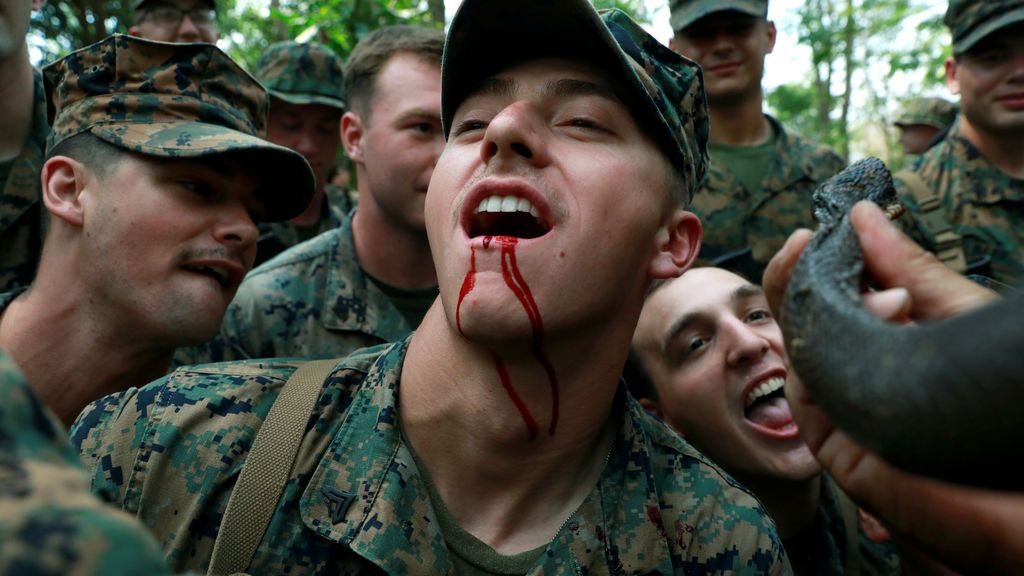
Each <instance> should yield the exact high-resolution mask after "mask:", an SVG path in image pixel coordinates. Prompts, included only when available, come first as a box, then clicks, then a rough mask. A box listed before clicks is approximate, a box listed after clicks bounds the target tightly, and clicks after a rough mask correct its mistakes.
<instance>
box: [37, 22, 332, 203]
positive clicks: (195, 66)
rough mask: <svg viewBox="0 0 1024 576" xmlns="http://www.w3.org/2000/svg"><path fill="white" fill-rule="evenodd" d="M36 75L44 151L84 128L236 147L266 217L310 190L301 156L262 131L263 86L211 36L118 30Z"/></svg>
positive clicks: (145, 143)
mask: <svg viewBox="0 0 1024 576" xmlns="http://www.w3.org/2000/svg"><path fill="white" fill-rule="evenodd" d="M43 77H44V80H45V83H46V96H47V112H48V114H49V119H50V126H51V133H50V138H49V140H48V142H47V151H49V150H51V149H53V147H54V146H56V145H57V144H59V143H60V142H63V141H64V140H67V139H68V138H70V137H72V136H74V135H76V134H81V133H83V132H90V133H92V134H93V135H94V136H96V137H97V138H100V139H101V140H103V141H105V142H108V143H110V144H113V145H114V146H117V147H119V148H123V149H125V150H129V151H131V152H135V153H138V154H144V155H149V156H159V157H164V158H202V157H207V156H212V155H216V154H223V153H229V152H230V153H239V154H240V158H241V159H242V161H243V162H245V163H246V165H247V166H251V167H252V168H253V170H254V171H258V172H260V173H261V174H262V178H261V179H260V182H261V183H263V184H264V185H263V186H262V188H261V190H259V191H258V194H259V195H260V198H261V200H262V201H263V202H264V204H265V206H266V217H267V218H266V219H267V220H268V221H275V220H287V219H289V218H292V217H294V216H296V215H298V214H299V213H300V212H302V210H303V209H305V207H306V206H307V205H308V204H309V202H310V200H311V199H312V198H313V190H314V187H313V182H314V178H313V172H312V170H311V169H310V167H309V164H308V163H307V162H306V159H305V158H303V157H302V155H301V154H299V153H297V152H294V151H292V150H290V149H288V148H284V147H282V146H278V145H276V144H272V143H270V142H268V141H266V140H264V139H262V138H261V137H260V136H263V135H264V134H266V129H267V112H268V109H269V107H270V99H269V98H268V96H267V92H266V90H264V89H263V86H261V85H260V84H259V82H257V81H256V79H255V78H253V77H252V76H250V75H249V74H248V73H247V72H246V71H245V70H243V69H242V68H241V67H240V66H239V65H238V64H236V63H235V62H234V61H233V60H232V59H231V58H229V57H228V56H227V54H225V53H224V52H221V50H220V49H219V48H217V47H216V46H214V45H213V44H204V43H189V44H176V43H170V42H156V41H153V40H144V39H142V38H136V37H134V36H125V35H123V34H115V35H114V36H110V37H109V38H107V39H105V40H102V41H100V42H97V43H96V44H93V45H91V46H87V47H85V48H82V49H81V50H78V51H76V52H72V53H71V54H69V55H68V56H66V57H64V58H62V59H61V60H58V61H56V62H54V63H52V64H50V65H48V66H46V67H45V68H43ZM242 153H244V154H242Z"/></svg>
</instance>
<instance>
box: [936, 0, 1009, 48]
mask: <svg viewBox="0 0 1024 576" xmlns="http://www.w3.org/2000/svg"><path fill="white" fill-rule="evenodd" d="M942 21H943V22H944V23H945V24H946V26H947V27H948V28H949V31H950V33H951V34H952V35H953V54H956V55H960V54H963V53H964V52H967V51H968V50H970V49H971V47H972V46H974V45H975V44H977V43H978V41H979V40H981V39H982V38H984V37H985V36H988V35H989V34H991V33H992V32H995V31H996V30H998V29H1000V28H1002V27H1004V26H1009V25H1010V24H1014V23H1016V22H1021V21H1024V0H949V7H948V8H947V9H946V15H945V17H944V18H943V19H942Z"/></svg>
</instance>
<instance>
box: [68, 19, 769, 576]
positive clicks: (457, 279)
mask: <svg viewBox="0 0 1024 576" xmlns="http://www.w3.org/2000/svg"><path fill="white" fill-rule="evenodd" d="M523 30H529V32H530V33H529V34H523V33H522V31H523ZM441 86H442V98H441V109H442V113H441V118H442V122H443V126H444V131H445V133H446V135H447V136H448V143H447V146H446V148H445V151H444V153H443V154H442V155H441V158H440V159H439V160H438V163H437V166H436V167H435V168H434V172H433V175H432V178H431V181H430V188H429V191H428V192H427V194H426V209H425V213H426V218H427V222H426V226H427V235H428V237H429V239H430V246H431V249H432V253H433V259H434V264H435V267H436V268H437V273H438V281H439V284H440V300H439V301H437V302H435V304H434V306H433V307H432V308H431V309H430V311H428V313H427V315H426V317H425V318H424V319H423V322H422V323H421V324H420V325H419V328H418V329H417V330H416V332H414V333H413V334H412V335H411V336H409V337H407V338H404V339H403V340H401V341H399V342H397V343H395V344H393V345H391V346H388V347H379V348H374V349H370V350H367V351H364V352H363V353H359V354H356V355H353V356H350V357H349V358H348V359H346V360H343V361H341V362H340V363H337V364H335V365H334V366H333V367H332V368H331V369H330V370H329V371H325V372H324V373H322V374H320V375H319V376H318V377H317V378H316V381H317V382H322V384H320V385H319V387H314V389H317V391H318V392H319V394H320V399H319V401H316V402H313V405H314V406H315V408H314V409H313V414H312V416H311V419H308V421H309V422H310V423H311V424H310V425H308V426H306V427H305V431H304V437H303V438H302V440H301V442H300V443H299V445H300V446H303V447H307V448H309V449H311V450H312V452H309V451H308V450H307V451H306V452H304V453H303V455H302V456H300V457H299V458H298V459H296V460H295V463H296V464H295V467H294V468H293V469H292V471H291V474H290V476H291V478H290V480H289V481H288V483H287V486H286V487H285V489H284V491H283V492H282V498H281V499H280V501H278V500H277V499H276V498H271V499H270V502H269V504H270V507H268V508H267V510H268V511H269V512H270V514H269V521H268V522H267V523H266V532H265V533H264V535H263V538H262V544H260V546H259V547H258V548H256V549H255V552H254V553H253V554H246V555H244V557H243V558H241V559H239V560H237V561H236V560H235V559H232V558H230V555H229V554H224V556H223V557H221V556H220V554H219V551H221V550H230V549H231V548H230V545H229V544H228V543H225V540H218V541H217V542H216V543H214V539H215V538H217V536H216V535H215V534H216V533H217V530H208V529H205V528H204V529H202V530H197V529H194V528H192V527H194V526H197V525H199V524H202V521H201V520H199V519H200V518H210V517H213V516H211V513H212V512H213V511H214V510H217V511H222V510H225V506H231V504H228V501H229V499H230V500H231V501H232V502H241V500H242V497H241V496H239V494H240V493H241V491H240V490H237V489H236V486H237V485H236V484H235V481H234V480H235V478H236V476H237V475H236V474H235V473H234V472H233V471H236V470H237V469H238V466H239V462H240V461H243V460H245V459H247V458H248V457H249V456H250V455H251V454H254V453H255V451H256V450H258V449H259V446H258V444H257V446H255V447H253V449H252V450H253V452H249V451H248V448H249V447H250V446H251V445H252V438H253V436H252V435H253V434H254V433H255V432H254V431H255V430H256V429H261V427H262V426H270V425H271V421H269V420H268V421H266V422H264V419H263V414H266V411H265V407H267V406H269V405H270V403H271V402H273V401H274V400H275V398H277V396H278V394H279V392H280V390H281V389H282V387H281V386H280V385H279V384H278V383H280V382H282V381H283V380H285V379H288V378H289V377H290V376H291V374H293V373H294V372H295V364H292V363H279V364H269V365H268V364H262V365H257V364H252V363H229V364H223V365H219V366H213V367H212V368H210V367H209V366H208V367H207V368H206V369H204V370H202V371H190V370H188V369H179V370H178V371H176V372H175V373H174V374H172V375H171V376H169V377H167V378H165V379H163V380H161V381H158V382H155V383H153V384H150V385H149V386H147V387H145V388H143V389H142V390H140V391H139V392H138V394H139V397H147V398H148V397H156V398H164V399H167V400H168V401H169V402H171V403H173V406H169V405H168V406H167V407H166V408H167V409H166V410H162V411H161V414H162V416H163V417H162V418H160V419H159V421H154V420H153V419H148V418H147V416H146V415H145V414H144V410H140V409H139V408H140V406H141V404H142V403H140V402H138V401H137V400H136V398H133V397H127V396H126V397H124V398H115V399H110V400H106V401H101V403H102V404H103V405H101V403H97V404H94V405H93V407H91V408H90V409H88V410H87V411H86V412H85V413H84V414H83V415H82V418H81V419H80V420H79V424H80V425H79V426H78V427H76V430H75V437H76V438H77V439H79V440H80V447H81V450H82V452H83V453H86V454H88V455H89V459H90V461H91V464H88V463H87V465H91V466H94V488H96V489H101V490H107V489H110V492H109V493H111V494H120V495H122V496H121V497H124V496H127V495H128V494H131V495H133V496H132V498H133V500H132V502H131V503H130V504H129V502H128V501H127V500H125V501H124V502H123V504H124V505H129V506H132V507H135V506H138V507H139V509H140V510H149V511H152V512H151V513H143V514H142V515H141V517H142V519H143V520H144V521H145V522H146V523H147V524H149V525H150V527H151V529H153V530H154V531H155V534H156V536H157V538H158V540H161V541H162V542H163V544H164V545H165V546H167V547H168V558H170V559H171V561H172V562H173V563H174V566H173V568H175V569H185V568H192V569H204V568H205V566H207V565H208V564H210V565H211V566H212V568H211V570H212V572H213V573H232V572H234V571H240V570H245V571H248V572H252V573H282V572H291V571H295V570H296V569H297V568H296V566H297V565H296V564H295V563H296V562H301V563H302V564H301V568H298V569H300V570H301V571H303V572H308V573H329V572H335V571H337V570H339V569H340V570H343V571H345V572H346V573H350V574H378V573H381V572H387V573H390V574H426V573H431V574H455V573H516V574H519V573H522V574H525V573H531V574H532V573H544V574H571V573H581V572H587V573H620V572H628V573H638V574H647V573H654V572H658V573H663V574H674V573H686V572H722V573H733V572H736V573H751V574H783V573H788V570H789V567H788V563H787V562H786V558H785V553H784V551H783V550H782V547H781V543H780V541H779V539H778V536H777V535H776V533H775V530H774V527H773V525H772V522H771V520H770V519H769V518H768V517H767V515H766V514H765V512H764V510H763V509H761V507H760V505H759V503H758V502H757V500H756V499H755V498H754V497H753V496H752V495H751V494H750V493H749V492H748V491H747V490H746V489H745V488H742V487H740V486H739V485H738V484H736V483H735V482H733V481H732V480H731V479H729V478H728V477H727V476H726V475H725V474H724V473H723V472H722V471H721V470H720V469H719V468H718V467H717V466H715V465H714V464H713V463H711V462H710V461H709V460H708V459H706V458H705V457H704V456H702V455H701V454H699V453H697V452H696V451H694V450H693V449H692V448H691V447H690V446H689V445H687V444H686V443H685V442H683V441H682V440H681V439H680V437H679V436H677V435H675V434H673V433H672V432H671V431H669V430H668V429H667V428H666V427H665V426H664V424H662V423H661V422H659V421H658V420H656V419H655V418H654V417H653V416H651V415H650V414H647V413H646V412H645V411H644V410H643V408H642V407H640V406H639V404H637V403H636V401H635V400H633V399H632V398H631V397H630V396H629V395H628V393H626V390H625V388H624V387H623V386H622V385H621V382H620V374H621V371H622V366H623V364H624V363H625V358H626V355H627V353H628V343H629V338H630V336H631V334H632V331H633V328H634V326H635V323H636V319H637V315H638V313H639V309H640V306H641V304H642V300H643V296H644V293H645V291H646V288H647V286H648V285H649V284H650V282H651V281H653V280H654V279H656V278H662V277H668V276H672V275H675V274H679V273H681V272H682V270H683V269H685V268H686V266H688V265H689V263H690V262H691V261H692V260H693V257H694V256H695V255H696V247H697V245H698V244H699V236H700V226H699V222H698V221H697V220H696V218H695V217H694V216H693V215H692V214H690V213H688V212H686V211H685V209H683V208H682V206H685V203H686V199H687V197H688V196H689V194H690V193H691V192H692V191H693V190H694V189H696V188H697V187H698V185H699V183H700V181H701V179H702V176H703V173H704V167H705V163H706V159H705V158H706V156H705V149H704V148H705V141H706V138H707V115H706V112H705V103H704V95H703V88H702V82H701V74H700V69H699V68H698V67H697V66H696V65H695V64H694V63H693V62H691V61H689V60H686V59H684V58H682V57H680V56H678V55H677V54H674V53H673V52H672V51H671V50H669V49H667V48H666V47H664V46H662V45H660V44H659V43H658V42H657V41H656V40H655V39H653V38H652V37H650V35H648V34H647V33H646V32H644V31H643V29H642V28H640V27H639V26H638V25H637V24H636V23H634V22H633V21H631V20H630V19H629V18H628V17H627V16H626V15H625V14H623V13H622V12H620V11H617V10H613V11H609V12H603V13H601V14H600V15H599V14H598V13H597V12H596V11H595V9H594V8H593V6H592V5H591V4H590V3H589V2H588V1H587V0H466V1H465V2H463V4H462V5H461V6H460V8H459V11H458V12H457V14H456V15H455V18H454V20H453V21H452V23H451V26H450V28H449V32H448V38H447V43H446V46H445V54H444V60H443V63H442V76H441ZM506 206H508V209H506V208H505V207H506ZM360 210H362V208H360ZM357 213H358V212H357ZM327 372H329V373H330V374H327ZM289 386H290V384H289ZM285 390H286V392H287V386H286V387H285ZM228 395H230V397H231V402H232V406H243V405H244V406H260V407H261V409H260V410H223V411H219V412H217V414H215V415H214V416H212V417H211V416H210V410H209V408H207V407H208V406H210V405H211V403H212V404H216V405H221V402H220V401H219V400H218V399H219V398H221V397H224V396H228ZM132 396H134V395H132ZM178 399H180V400H178ZM277 399H280V398H277ZM302 421H304V422H305V421H307V419H305V418H303V419H302ZM141 429H147V430H146V432H144V433H142V434H136V433H135V432H134V431H135V430H141ZM261 434H262V429H261ZM198 437H202V438H208V439H211V440H210V441H209V442H202V443H199V444H197V443H195V442H191V441H189V440H187V439H190V438H198ZM154 439H156V440H155V441H154ZM256 442H257V443H259V440H257V441H256ZM228 446H230V449H228ZM226 449H227V451H225V450H226ZM226 453H230V454H231V458H225V457H224V454H226ZM288 461H291V460H290V459H289V460H288ZM100 462H102V463H103V464H102V465H100ZM128 463H133V464H128ZM126 465H131V466H134V469H133V474H132V475H131V479H130V480H128V481H127V483H125V482H124V481H123V480H120V479H119V478H114V477H112V475H110V474H107V473H105V472H104V470H105V469H111V468H115V469H119V468H122V467H124V466H126ZM139 466H141V467H142V468H139ZM246 466H254V467H255V466H259V465H258V464H255V463H254V462H252V461H249V462H246V463H245V464H244V465H243V469H242V472H241V474H242V476H243V477H244V476H245V475H246V474H247V473H248V471H249V470H262V468H248V469H247V468H245V467H246ZM197 469H199V470H203V471H204V474H203V476H204V478H205V479H207V480H206V481H204V482H202V483H197V482H193V481H192V479H191V478H192V477H193V476H194V475H193V474H191V473H188V472H186V471H187V470H197ZM228 470H231V471H232V472H228ZM253 477H254V478H259V477H260V475H259V474H255V475H254V476H253ZM128 484H130V486H129V485H128ZM232 490H235V492H234V493H232ZM138 495H141V500H139V499H137V498H135V496H138ZM151 498H158V499H159V500H160V503H159V505H158V506H154V505H155V504H156V502H155V501H151ZM250 504H252V502H243V503H241V504H239V505H240V506H244V507H248V506H249V505H250ZM243 509H244V508H239V510H243ZM231 514H232V510H231V509H230V508H229V509H227V511H226V512H224V517H225V518H229V517H230V516H231ZM609 519H613V521H609ZM680 527H686V529H685V530H684V529H681V528H680ZM228 528H229V527H228V526H227V525H222V526H220V529H219V530H220V534H225V533H226V530H227V529H228ZM257 528H259V529H262V525H261V526H259V527H257ZM210 551H213V552H212V555H213V556H214V559H213V560H212V563H211V562H210V556H211V552H210ZM297 559H301V560H297ZM470 570H472V572H470Z"/></svg>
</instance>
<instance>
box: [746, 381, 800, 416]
mask: <svg viewBox="0 0 1024 576" xmlns="http://www.w3.org/2000/svg"><path fill="white" fill-rule="evenodd" d="M785 384H786V379H785V378H783V377H781V376H777V377H775V378H769V379H768V380H765V381H764V382H762V383H761V384H760V385H758V386H755V387H754V389H752V390H751V391H750V393H749V394H747V397H746V399H745V400H744V409H743V415H744V416H746V418H747V420H750V421H751V422H753V423H754V424H757V425H759V426H763V427H765V428H771V429H779V428H784V427H786V426H788V425H790V424H791V423H792V421H793V417H792V414H790V411H789V403H788V402H786V395H785V391H784V387H785Z"/></svg>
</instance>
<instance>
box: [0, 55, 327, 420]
mask: <svg viewBox="0 0 1024 576" xmlns="http://www.w3.org/2000/svg"><path fill="white" fill-rule="evenodd" d="M43 74H44V76H45V81H46V92H47V98H48V109H49V110H50V114H51V118H52V119H51V124H52V126H53V133H52V135H51V137H50V141H49V145H48V148H47V159H46V161H45V163H44V164H43V168H42V173H41V177H40V180H41V183H42V196H43V202H44V204H45V206H46V209H47V210H48V212H49V215H50V226H49V229H48V231H47V236H46V241H45V243H44V246H43V254H42V257H41V259H40V264H39V271H38V274H37V275H36V279H35V281H34V282H33V283H32V285H31V286H30V287H29V288H28V289H27V290H24V291H16V292H9V293H6V294H2V295H0V347H3V348H5V349H7V350H8V352H9V353H10V354H11V356H12V357H13V358H14V360H15V361H16V362H17V363H18V365H19V366H20V367H21V368H22V370H24V372H25V375H26V376H27V377H28V380H29V382H30V383H31V384H32V386H33V387H34V388H35V391H36V393H37V394H38V396H39V397H40V398H41V399H42V400H43V401H44V402H45V403H46V404H47V405H48V406H49V407H50V408H51V409H52V410H53V411H54V412H55V413H56V414H57V416H58V417H59V418H60V419H61V420H62V421H63V422H65V423H70V422H71V421H72V420H73V419H74V417H75V416H76V415H77V414H78V412H79V411H80V410H81V409H82V407H84V406H85V405H86V404H87V403H88V402H90V401H92V400H95V399H96V398H99V397H100V396H103V395H104V394H110V393H112V392H115V391H118V390H123V389H125V388H128V387H130V386H136V385H140V384H142V383H144V382H148V381H149V380H152V379H153V378H156V377H158V376H159V375H161V374H163V373H165V372H166V371H167V367H168V365H169V362H170V360H171V355H172V354H173V352H174V349H175V348H177V347H178V346H182V345H188V344H196V343H199V342H203V341H205V340H207V339H209V338H210V337H211V336H212V335H213V334H214V333H215V331H216V329H217V326H219V325H220V320H221V318H222V316H223V314H224V309H225V308H227V305H228V303H229V302H230V301H231V299H232V297H234V295H235V291H236V290H237V288H238V285H239V284H240V283H241V281H242V277H243V276H245V274H246V273H247V272H248V271H249V269H250V268H251V267H252V261H253V258H254V257H255V254H256V236H257V231H256V224H255V222H254V221H255V220H259V219H262V218H267V219H287V218H291V217H292V216H294V215H295V214H298V213H299V212H301V211H302V210H303V209H304V208H305V207H306V204H307V203H308V202H309V199H310V197H311V196H312V193H313V175H312V173H311V172H310V170H309V166H308V164H306V161H305V160H304V159H303V158H302V156H300V155H299V154H298V153H296V152H293V151H291V150H289V149H287V148H283V147H280V146H275V145H274V144H271V143H270V142H267V141H266V140H263V139H261V138H260V137H259V136H258V135H259V134H263V133H264V131H265V130H266V106H267V93H266V91H264V89H263V87H262V86H260V85H259V83H258V82H256V80H255V79H254V78H252V77H251V76H250V75H249V74H247V73H246V72H245V71H244V70H242V69H241V68H240V67H239V66H238V65H237V64H235V63H234V62H233V61H232V60H231V59H230V58H228V57H227V55H225V54H224V53H223V52H221V51H220V49H218V48H217V47H216V46H214V45H212V44H168V43H160V42H151V41H148V40H143V39H139V38H135V37H132V36H123V35H116V36H112V37H110V38H107V39H106V40H104V41H102V42H99V43H97V44H94V45H92V46H89V47H87V48H83V49H81V50H79V51H77V52H74V53H72V54H71V55H69V56H67V57H66V58H64V59H62V60H59V61H57V62H55V63H53V64H50V65H49V66H47V67H46V68H44V69H43ZM286 186H287V188H286ZM285 189H288V190H289V191H290V193H289V194H287V195H285V194H282V193H281V192H282V190H285Z"/></svg>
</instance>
